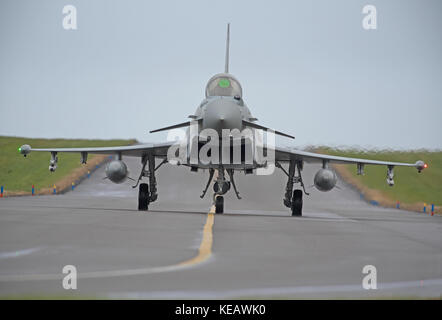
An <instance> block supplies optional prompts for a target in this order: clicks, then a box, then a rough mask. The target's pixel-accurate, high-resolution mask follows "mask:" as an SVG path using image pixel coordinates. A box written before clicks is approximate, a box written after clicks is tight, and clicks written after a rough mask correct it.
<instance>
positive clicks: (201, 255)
mask: <svg viewBox="0 0 442 320" xmlns="http://www.w3.org/2000/svg"><path fill="white" fill-rule="evenodd" d="M214 213H215V206H213V205H212V207H211V208H210V211H209V213H208V215H207V220H206V224H205V225H204V229H203V239H202V240H201V244H200V247H199V249H198V255H197V256H195V257H193V258H192V259H189V260H187V261H184V262H181V263H180V264H179V265H180V266H192V265H196V264H199V263H201V262H204V261H206V260H207V259H209V257H210V256H211V255H212V244H213V222H214V220H215V217H214Z"/></svg>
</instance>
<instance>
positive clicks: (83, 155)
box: [80, 152, 87, 164]
mask: <svg viewBox="0 0 442 320" xmlns="http://www.w3.org/2000/svg"><path fill="white" fill-rule="evenodd" d="M80 154H81V160H80V163H81V164H86V163H87V152H81V153H80Z"/></svg>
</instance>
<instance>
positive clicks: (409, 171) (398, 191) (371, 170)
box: [320, 147, 442, 213]
mask: <svg viewBox="0 0 442 320" xmlns="http://www.w3.org/2000/svg"><path fill="white" fill-rule="evenodd" d="M320 151H321V152H324V153H326V154H331V155H337V156H344V157H355V158H363V159H376V160H385V161H397V162H408V163H415V162H416V161H417V160H423V161H424V162H425V163H427V164H428V168H427V169H425V170H423V171H422V172H421V173H418V172H417V170H416V169H414V168H409V167H395V169H394V173H395V178H394V180H395V185H394V186H393V187H390V186H388V185H387V183H386V175H387V169H386V167H385V166H370V165H367V166H365V175H363V176H358V175H357V174H356V165H341V164H339V165H334V168H335V169H336V171H337V172H338V174H339V175H340V176H341V177H342V178H343V179H344V180H345V181H347V182H348V183H349V184H351V185H353V186H354V187H355V188H356V189H358V190H359V191H360V192H361V193H362V194H363V195H364V197H365V199H366V200H368V201H377V202H378V203H379V204H380V205H382V206H386V207H395V206H396V204H397V201H399V203H400V207H401V208H402V209H407V210H412V211H418V212H422V211H423V207H424V204H426V206H427V208H426V211H427V213H428V212H429V211H430V210H431V204H434V205H435V212H436V213H442V208H441V206H442V184H441V181H442V152H440V151H438V152H432V151H380V152H375V151H360V150H337V149H331V148H326V147H321V148H320Z"/></svg>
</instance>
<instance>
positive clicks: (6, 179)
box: [0, 136, 136, 196]
mask: <svg viewBox="0 0 442 320" xmlns="http://www.w3.org/2000/svg"><path fill="white" fill-rule="evenodd" d="M135 142H136V141H135V140H70V139H69V140H68V139H30V138H18V137H4V136H0V185H2V186H4V196H11V195H21V194H30V193H31V186H32V185H34V188H35V193H36V194H48V193H50V192H52V186H53V185H54V184H55V185H56V186H57V190H63V189H65V188H68V187H69V186H70V185H71V183H72V182H75V181H76V180H78V179H79V178H80V177H82V176H84V175H86V174H87V172H88V170H91V171H92V170H93V169H94V168H95V167H96V166H97V165H98V164H100V163H101V162H103V161H104V160H105V159H106V156H104V155H89V156H88V163H87V164H86V165H81V164H80V154H77V153H74V154H70V153H59V154H58V167H57V170H56V171H55V172H53V173H51V172H49V170H48V167H49V159H50V154H49V152H31V153H30V154H29V155H28V156H27V157H26V158H24V157H23V156H22V155H20V153H19V152H18V148H19V147H20V146H21V145H23V144H29V145H31V147H32V148H63V147H66V148H74V147H107V146H118V145H130V144H133V143H135Z"/></svg>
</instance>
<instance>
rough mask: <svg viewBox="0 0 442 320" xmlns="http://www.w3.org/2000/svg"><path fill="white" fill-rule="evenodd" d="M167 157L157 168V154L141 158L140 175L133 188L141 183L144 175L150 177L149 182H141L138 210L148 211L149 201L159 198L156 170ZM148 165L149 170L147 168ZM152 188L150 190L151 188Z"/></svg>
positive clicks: (165, 160)
mask: <svg viewBox="0 0 442 320" xmlns="http://www.w3.org/2000/svg"><path fill="white" fill-rule="evenodd" d="M165 162H167V159H164V160H163V161H162V162H161V163H160V164H159V165H158V166H157V167H156V168H155V156H154V155H152V154H147V155H144V156H143V157H142V158H141V163H142V165H143V166H142V168H141V173H140V176H139V177H138V180H137V182H136V184H135V185H134V186H132V187H133V188H136V187H137V186H138V184H139V183H140V181H141V179H142V178H143V177H147V178H149V184H147V183H141V184H140V187H139V191H138V210H140V211H147V210H148V207H149V203H151V202H154V201H155V200H157V199H158V193H157V180H156V178H155V171H156V170H157V169H158V168H159V167H161V166H162V165H163V164H164V163H165ZM146 166H148V170H146ZM149 189H150V190H149Z"/></svg>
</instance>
